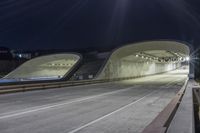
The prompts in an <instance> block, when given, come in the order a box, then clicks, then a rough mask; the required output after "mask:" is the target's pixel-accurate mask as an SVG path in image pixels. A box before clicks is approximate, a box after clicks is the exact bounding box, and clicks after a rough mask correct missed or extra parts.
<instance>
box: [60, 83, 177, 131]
mask: <svg viewBox="0 0 200 133" xmlns="http://www.w3.org/2000/svg"><path fill="white" fill-rule="evenodd" d="M179 81H181V80H180V79H178V80H174V81H171V82H169V83H167V84H165V85H163V86H160V87H159V89H157V90H155V91H153V92H151V93H149V94H147V95H145V96H143V97H142V98H140V99H138V100H136V101H134V102H132V103H130V104H127V105H125V106H123V107H121V108H119V109H117V110H115V111H113V112H111V113H109V114H107V115H104V116H102V117H100V118H98V119H96V120H93V121H91V122H89V123H87V124H85V125H83V126H81V127H79V128H76V129H74V130H72V131H69V132H67V133H76V132H78V131H80V130H82V129H84V128H86V127H88V126H90V125H93V124H94V123H97V122H99V121H101V120H103V119H105V118H106V117H109V116H111V115H113V114H115V113H117V112H120V111H122V110H123V109H125V108H128V107H130V106H132V105H134V104H136V103H138V102H140V101H141V100H143V99H145V98H146V97H148V96H150V95H152V94H153V93H156V92H158V91H159V90H160V89H162V88H163V87H169V86H170V85H172V84H174V83H176V82H179ZM64 133H66V131H64Z"/></svg>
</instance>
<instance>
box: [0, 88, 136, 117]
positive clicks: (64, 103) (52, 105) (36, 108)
mask: <svg viewBox="0 0 200 133" xmlns="http://www.w3.org/2000/svg"><path fill="white" fill-rule="evenodd" d="M132 88H133V86H132V87H129V88H126V89H120V90H117V91H111V92H107V93H103V94H100V95H94V96H88V97H84V98H78V99H76V100H73V101H69V102H62V103H57V104H47V105H43V106H38V107H33V108H28V109H25V110H20V111H15V112H9V113H5V114H0V119H5V118H10V117H15V116H20V115H24V114H28V113H33V112H37V111H42V110H46V109H50V108H55V107H58V106H64V105H68V104H72V103H76V102H82V101H86V100H89V99H93V98H97V97H101V96H106V95H111V94H115V93H119V92H123V91H127V90H130V89H132Z"/></svg>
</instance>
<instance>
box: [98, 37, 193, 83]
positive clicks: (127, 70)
mask: <svg viewBox="0 0 200 133" xmlns="http://www.w3.org/2000/svg"><path fill="white" fill-rule="evenodd" d="M189 53H190V49H189V47H188V46H187V45H185V44H183V43H180V42H175V41H148V42H140V43H135V44H130V45H126V46H123V47H120V48H118V49H116V50H114V51H113V53H112V54H111V56H110V58H109V59H108V61H107V63H106V64H105V66H104V68H103V69H102V70H101V72H100V74H99V76H98V78H99V79H113V78H126V77H140V76H146V75H152V74H158V73H162V72H167V71H171V70H175V69H177V68H180V67H181V66H184V69H188V70H189V65H188V61H189ZM188 72H189V71H188Z"/></svg>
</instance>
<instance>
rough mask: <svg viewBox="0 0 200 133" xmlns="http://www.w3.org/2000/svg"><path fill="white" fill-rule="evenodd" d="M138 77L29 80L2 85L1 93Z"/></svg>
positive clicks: (0, 86)
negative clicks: (32, 81)
mask: <svg viewBox="0 0 200 133" xmlns="http://www.w3.org/2000/svg"><path fill="white" fill-rule="evenodd" d="M134 78H138V77H126V78H116V79H101V80H81V81H49V82H50V83H49V82H46V81H45V82H38V83H37V82H34V83H31V82H28V83H25V84H23V83H22V84H19V83H18V84H11V85H8V84H6V85H0V94H5V93H13V92H23V91H31V90H42V89H51V88H61V87H69V86H78V85H87V84H97V83H106V82H114V81H121V80H129V79H134Z"/></svg>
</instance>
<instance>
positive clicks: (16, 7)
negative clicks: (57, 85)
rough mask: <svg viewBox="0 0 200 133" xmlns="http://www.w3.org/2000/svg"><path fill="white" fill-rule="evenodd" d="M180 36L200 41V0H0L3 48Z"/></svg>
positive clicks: (113, 43)
mask: <svg viewBox="0 0 200 133" xmlns="http://www.w3.org/2000/svg"><path fill="white" fill-rule="evenodd" d="M152 39H176V40H181V41H186V42H188V43H190V44H192V45H194V46H196V47H198V45H199V44H200V0H0V46H6V47H9V48H12V49H27V50H35V49H77V48H89V47H96V48H108V47H117V46H121V45H124V44H127V43H132V42H138V41H144V40H152Z"/></svg>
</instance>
